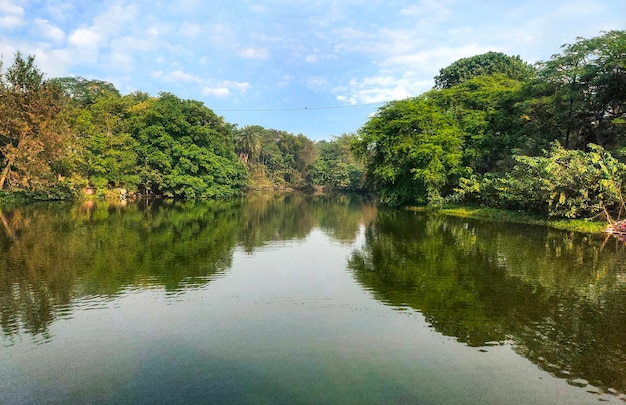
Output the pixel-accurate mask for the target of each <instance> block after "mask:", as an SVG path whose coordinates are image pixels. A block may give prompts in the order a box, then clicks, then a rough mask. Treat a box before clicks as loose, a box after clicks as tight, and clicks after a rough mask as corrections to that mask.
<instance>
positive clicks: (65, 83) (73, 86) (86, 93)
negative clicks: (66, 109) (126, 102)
mask: <svg viewBox="0 0 626 405" xmlns="http://www.w3.org/2000/svg"><path fill="white" fill-rule="evenodd" d="M50 81H51V82H53V83H55V84H57V85H59V86H60V87H61V89H63V92H64V93H65V95H66V96H68V97H69V98H70V99H71V100H72V101H73V102H74V103H75V104H76V105H77V106H79V107H86V106H88V105H90V104H93V103H95V102H96V100H97V99H98V98H100V97H103V96H117V97H120V96H121V95H120V92H119V91H118V90H117V89H116V88H115V86H114V85H113V84H112V83H109V82H105V81H102V80H87V79H85V78H83V77H59V78H54V79H50Z"/></svg>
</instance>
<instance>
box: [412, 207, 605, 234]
mask: <svg viewBox="0 0 626 405" xmlns="http://www.w3.org/2000/svg"><path fill="white" fill-rule="evenodd" d="M406 209H408V210H411V211H431V210H432V209H431V208H427V207H407V208H406ZM437 212H438V213H440V214H442V215H451V216H456V217H464V218H475V219H481V220H486V221H498V222H512V223H520V224H531V225H543V226H549V227H551V228H556V229H563V230H567V231H574V232H583V233H602V232H605V231H606V228H607V223H606V222H605V221H592V220H588V219H549V218H545V217H542V216H539V215H536V214H532V213H528V212H524V211H510V210H503V209H498V208H489V207H472V206H444V207H443V208H441V209H439V210H437Z"/></svg>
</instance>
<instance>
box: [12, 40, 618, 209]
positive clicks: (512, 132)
mask: <svg viewBox="0 0 626 405" xmlns="http://www.w3.org/2000/svg"><path fill="white" fill-rule="evenodd" d="M624 161H626V31H610V32H606V33H602V35H600V36H598V37H595V38H591V39H584V38H579V39H577V40H576V42H575V43H573V44H567V45H564V46H563V47H562V50H561V53H558V54H555V55H553V56H552V58H550V60H548V61H545V62H540V63H537V64H535V65H530V64H528V63H526V62H524V61H523V60H521V59H520V58H519V57H517V56H508V55H505V54H503V53H499V52H488V53H486V54H482V55H477V56H474V57H470V58H464V59H460V60H458V61H456V62H454V63H453V64H451V65H450V66H448V67H446V68H443V69H441V70H440V73H439V75H438V76H437V77H435V86H434V88H433V89H432V90H431V91H428V92H426V93H424V94H422V95H420V96H418V97H414V98H408V99H404V100H397V101H392V102H389V103H387V104H386V105H384V106H383V107H381V108H380V109H379V110H378V111H377V113H376V114H375V115H374V116H373V117H372V118H370V119H369V120H368V121H367V122H366V123H365V124H364V125H363V126H362V127H361V128H360V129H359V131H358V132H357V133H356V134H344V135H342V136H339V137H335V138H333V139H332V140H330V141H320V142H313V141H311V140H310V139H308V138H307V137H306V136H304V135H302V134H298V135H294V134H291V133H288V132H285V131H280V130H275V129H266V128H263V127H260V126H246V127H243V128H239V127H238V126H237V125H236V124H231V123H228V122H226V121H225V120H224V119H223V118H222V117H219V116H217V115H216V114H215V113H214V112H213V111H212V110H211V109H209V108H207V107H206V106H205V105H204V104H203V103H201V102H199V101H194V100H182V99H180V98H178V97H176V96H175V95H173V94H171V93H160V94H159V95H158V96H157V97H153V96H151V95H149V94H147V93H144V92H141V91H136V92H134V93H131V94H127V95H121V94H120V92H119V91H118V90H117V89H116V88H115V87H114V86H113V85H112V84H110V83H107V82H104V81H99V80H86V79H83V78H79V77H68V78H55V79H48V80H46V79H44V75H43V73H41V72H40V71H39V70H38V69H37V67H36V66H35V64H34V58H33V57H32V56H29V57H28V58H24V57H22V55H21V54H20V53H17V54H16V55H15V60H14V62H13V64H12V65H11V66H10V67H9V68H8V69H6V71H4V70H3V69H2V68H1V66H0V193H2V190H9V191H20V190H21V191H28V192H30V193H34V195H39V196H41V197H42V198H67V197H68V196H73V195H77V194H78V193H79V192H80V191H81V190H84V189H89V190H95V192H96V193H98V194H106V193H111V192H114V191H115V190H120V189H123V190H127V191H128V192H131V193H137V194H143V195H160V196H166V197H177V198H207V197H222V196H228V195H233V194H237V193H240V192H241V191H243V190H246V189H281V188H310V187H325V188H335V189H349V190H359V189H367V190H371V191H375V192H376V193H377V194H378V196H379V202H380V203H381V204H386V205H395V206H398V205H410V204H431V205H440V204H442V203H444V202H447V201H453V202H464V203H468V202H469V203H479V204H483V205H488V206H496V207H504V208H514V209H524V210H532V211H535V212H539V213H542V214H548V215H552V216H562V217H570V218H574V217H591V216H596V215H598V214H599V213H603V214H604V215H605V216H606V217H607V218H608V219H610V218H611V217H612V216H615V215H616V214H617V215H618V216H619V214H620V213H621V210H622V209H623V208H624V201H623V184H624V182H623V179H624V175H625V173H626V165H625V164H624V163H623V162H624Z"/></svg>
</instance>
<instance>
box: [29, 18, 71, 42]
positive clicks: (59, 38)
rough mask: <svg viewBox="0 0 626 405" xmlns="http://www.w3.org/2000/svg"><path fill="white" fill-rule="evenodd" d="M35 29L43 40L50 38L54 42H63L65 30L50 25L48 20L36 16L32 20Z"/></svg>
mask: <svg viewBox="0 0 626 405" xmlns="http://www.w3.org/2000/svg"><path fill="white" fill-rule="evenodd" d="M33 26H34V28H35V30H36V31H37V32H38V33H39V34H41V35H42V36H43V37H44V40H50V41H52V42H55V43H59V42H63V40H64V39H65V32H63V30H61V29H60V28H58V27H56V26H54V25H52V24H51V23H50V21H48V20H45V19H43V18H36V19H35V21H34V22H33Z"/></svg>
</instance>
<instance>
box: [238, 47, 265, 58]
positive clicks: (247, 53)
mask: <svg viewBox="0 0 626 405" xmlns="http://www.w3.org/2000/svg"><path fill="white" fill-rule="evenodd" d="M239 55H241V56H243V57H244V58H247V59H265V58H267V55H268V51H267V49H265V48H245V49H242V50H240V51H239Z"/></svg>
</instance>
